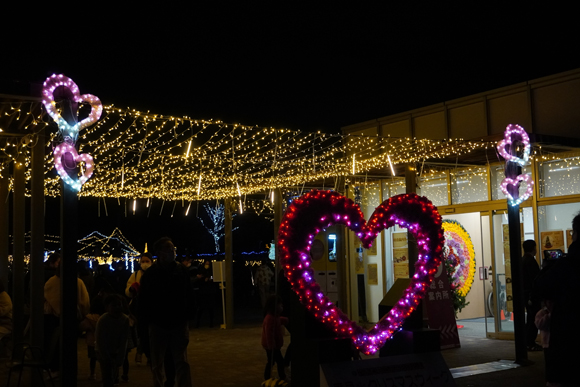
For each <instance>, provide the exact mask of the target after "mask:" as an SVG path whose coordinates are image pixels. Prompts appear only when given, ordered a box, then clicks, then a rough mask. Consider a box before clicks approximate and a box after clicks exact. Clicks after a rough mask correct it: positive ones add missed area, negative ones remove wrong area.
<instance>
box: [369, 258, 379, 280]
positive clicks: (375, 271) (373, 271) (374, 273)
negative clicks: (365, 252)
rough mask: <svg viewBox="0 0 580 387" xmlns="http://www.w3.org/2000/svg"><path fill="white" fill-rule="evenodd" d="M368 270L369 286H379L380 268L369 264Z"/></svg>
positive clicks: (374, 264)
mask: <svg viewBox="0 0 580 387" xmlns="http://www.w3.org/2000/svg"><path fill="white" fill-rule="evenodd" d="M367 269H368V284H369V285H378V284H379V268H378V265H377V264H376V263H369V264H368V265H367Z"/></svg>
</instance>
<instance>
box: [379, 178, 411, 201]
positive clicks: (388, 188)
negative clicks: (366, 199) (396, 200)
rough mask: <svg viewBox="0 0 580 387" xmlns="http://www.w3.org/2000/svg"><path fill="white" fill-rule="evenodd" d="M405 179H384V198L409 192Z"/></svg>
mask: <svg viewBox="0 0 580 387" xmlns="http://www.w3.org/2000/svg"><path fill="white" fill-rule="evenodd" d="M406 187H407V185H406V184H405V179H404V178H401V177H396V178H392V179H389V180H383V200H387V199H388V198H390V197H393V196H396V195H399V194H404V193H406V192H407V188H406Z"/></svg>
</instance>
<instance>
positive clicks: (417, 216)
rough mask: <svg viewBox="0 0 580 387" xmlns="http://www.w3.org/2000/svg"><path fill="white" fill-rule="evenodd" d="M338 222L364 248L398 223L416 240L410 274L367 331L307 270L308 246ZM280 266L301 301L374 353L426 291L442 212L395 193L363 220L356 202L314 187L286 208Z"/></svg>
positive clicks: (439, 249) (436, 260)
mask: <svg viewBox="0 0 580 387" xmlns="http://www.w3.org/2000/svg"><path fill="white" fill-rule="evenodd" d="M334 224H343V225H345V226H347V227H348V228H350V229H351V230H353V231H354V232H355V233H356V235H357V236H358V237H359V238H360V239H361V241H362V243H363V247H365V248H369V247H370V246H371V244H372V241H373V240H374V239H375V238H376V237H377V235H378V234H379V233H380V232H381V231H382V230H385V229H388V228H389V227H392V226H394V225H395V224H398V225H399V226H401V227H405V228H407V229H408V230H409V231H410V232H411V233H413V234H414V235H415V237H416V238H417V245H418V250H419V257H418V261H417V263H416V265H415V275H414V276H413V278H412V279H411V284H410V285H409V287H408V288H407V289H406V290H405V292H404V294H403V297H402V298H401V299H400V300H399V302H398V303H397V305H395V306H394V307H393V308H392V309H391V310H390V311H389V313H387V314H386V315H385V316H383V317H382V318H381V320H380V321H379V322H378V323H377V324H376V325H375V326H374V327H373V328H372V329H371V330H370V331H368V332H367V331H366V330H365V329H364V328H362V327H360V326H359V325H358V324H356V323H355V322H353V321H350V320H349V318H348V317H347V316H346V315H345V314H344V313H343V312H342V311H341V310H340V309H339V308H338V307H336V306H335V305H334V304H333V303H332V302H331V301H330V300H329V299H328V297H327V296H326V295H325V294H324V293H323V292H322V291H321V290H320V286H319V285H318V284H317V283H316V281H315V280H314V271H313V270H312V268H311V263H312V260H311V257H310V254H309V251H310V245H311V244H312V242H313V240H314V237H315V235H316V234H317V233H318V232H320V230H322V229H324V228H326V227H330V226H332V225H334ZM278 244H279V254H280V262H281V266H282V269H283V270H284V273H285V275H286V277H287V278H288V280H289V281H290V283H291V285H292V288H293V290H294V291H295V292H296V293H297V294H298V295H299V296H300V300H301V302H302V303H303V304H304V305H305V306H306V308H307V309H308V310H309V311H310V312H311V313H313V314H314V316H315V317H316V318H317V319H318V320H320V321H321V322H322V323H324V324H325V325H327V326H328V327H329V328H331V329H332V330H333V331H334V332H335V333H336V334H337V335H338V336H340V337H350V338H351V339H352V341H353V344H354V346H355V347H356V348H357V349H358V350H361V351H363V352H365V353H367V354H372V353H375V352H376V351H377V350H378V349H379V348H380V347H382V346H383V345H384V343H385V342H386V341H387V340H388V339H390V338H391V337H392V336H393V334H394V333H395V332H397V331H398V330H399V329H400V328H401V326H402V324H403V322H404V320H405V319H406V318H407V317H408V316H409V315H410V314H411V312H412V311H413V310H414V309H415V308H416V307H417V305H418V304H419V301H420V299H421V298H422V297H423V296H424V295H425V292H426V291H427V288H428V287H429V284H430V283H431V281H432V280H433V276H434V275H435V273H436V271H437V267H438V266H439V264H440V263H441V259H442V255H443V244H444V238H443V230H442V228H441V216H440V215H439V213H438V212H437V209H436V208H435V206H433V204H432V203H431V202H430V201H429V200H428V199H426V198H424V197H422V196H418V195H416V194H403V195H397V196H394V197H392V198H390V199H388V200H386V201H385V202H383V203H382V204H381V205H380V206H378V207H377V208H376V209H375V211H374V212H373V214H372V216H371V218H370V220H369V221H368V223H367V222H366V221H365V219H364V216H363V214H362V212H361V210H360V208H359V206H358V205H356V204H354V202H353V201H352V200H351V199H348V198H346V197H344V196H342V195H340V194H338V193H336V192H331V191H317V190H313V191H311V192H309V193H307V194H305V195H303V196H301V197H300V198H299V199H296V200H294V201H293V202H292V204H291V205H290V206H289V207H288V209H287V210H286V213H285V214H284V217H283V218H282V223H281V225H280V230H279V234H278Z"/></svg>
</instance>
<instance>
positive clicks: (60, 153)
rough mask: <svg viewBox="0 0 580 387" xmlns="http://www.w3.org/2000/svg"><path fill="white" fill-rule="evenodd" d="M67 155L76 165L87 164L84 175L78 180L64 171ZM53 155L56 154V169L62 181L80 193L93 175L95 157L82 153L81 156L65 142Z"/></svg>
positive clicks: (72, 146) (55, 149)
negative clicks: (64, 159) (69, 155)
mask: <svg viewBox="0 0 580 387" xmlns="http://www.w3.org/2000/svg"><path fill="white" fill-rule="evenodd" d="M65 153H70V154H71V155H72V158H73V160H74V162H75V163H79V162H81V161H82V162H84V163H85V171H84V173H83V174H82V176H80V177H79V178H78V179H76V180H74V179H73V178H71V176H70V175H69V174H68V173H67V171H66V170H65V169H64V167H63V165H62V163H63V157H64V155H65ZM53 154H54V167H55V168H56V171H57V172H58V174H59V175H60V177H61V179H63V180H64V182H65V183H66V184H68V185H70V186H71V187H72V188H73V189H74V190H76V191H79V190H80V189H81V187H82V186H83V184H85V182H86V181H87V180H89V178H90V177H91V175H92V174H93V168H94V163H93V157H92V156H91V155H89V154H88V153H81V154H80V155H79V154H78V152H77V150H76V148H75V147H74V145H71V144H68V143H66V142H63V143H62V144H60V145H58V146H57V147H56V148H54V152H53Z"/></svg>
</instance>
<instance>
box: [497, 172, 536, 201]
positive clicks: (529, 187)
mask: <svg viewBox="0 0 580 387" xmlns="http://www.w3.org/2000/svg"><path fill="white" fill-rule="evenodd" d="M522 181H523V182H524V183H526V192H524V194H523V195H522V196H518V197H513V196H512V194H511V193H510V188H511V187H515V188H516V192H517V190H519V186H520V183H521V182H522ZM500 187H501V191H502V192H503V193H504V195H506V196H507V198H508V202H509V203H510V206H516V205H519V204H520V203H521V202H523V201H524V200H526V199H527V198H529V197H530V196H532V194H533V193H534V181H533V180H532V178H531V176H530V175H528V174H527V173H525V174H523V175H517V176H516V178H515V179H512V178H509V177H506V178H505V179H503V180H502V182H501V186H500Z"/></svg>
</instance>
